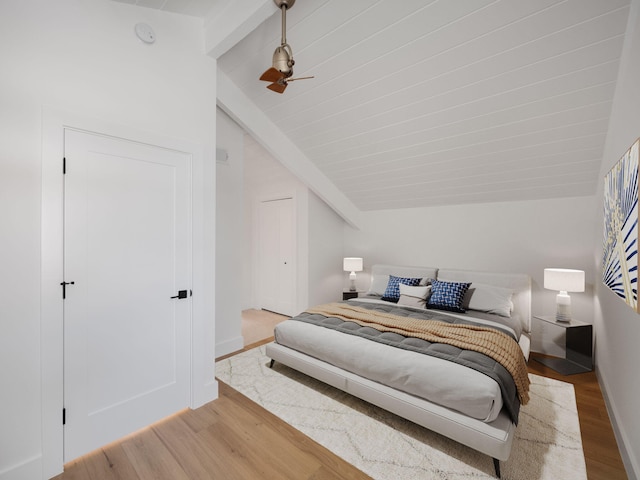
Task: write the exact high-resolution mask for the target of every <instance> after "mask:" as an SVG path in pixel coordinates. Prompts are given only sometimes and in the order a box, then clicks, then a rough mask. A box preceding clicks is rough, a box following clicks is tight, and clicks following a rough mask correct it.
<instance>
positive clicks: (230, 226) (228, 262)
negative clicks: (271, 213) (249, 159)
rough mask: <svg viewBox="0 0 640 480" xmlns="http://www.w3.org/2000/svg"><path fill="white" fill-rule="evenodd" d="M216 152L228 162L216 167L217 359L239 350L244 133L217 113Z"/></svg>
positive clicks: (240, 338) (240, 329)
mask: <svg viewBox="0 0 640 480" xmlns="http://www.w3.org/2000/svg"><path fill="white" fill-rule="evenodd" d="M217 111H218V114H217V135H216V138H217V142H218V145H217V148H220V149H223V150H224V151H225V152H226V153H227V155H228V158H227V161H226V162H224V163H217V167H216V278H217V279H218V280H219V281H218V282H216V299H217V301H216V355H217V356H222V355H227V354H229V353H232V352H235V351H237V350H240V349H242V347H243V346H244V341H243V338H242V313H241V312H242V291H243V283H242V267H241V265H242V248H241V247H240V245H241V239H242V235H243V234H244V225H243V223H244V207H243V204H244V195H243V184H244V131H243V130H242V129H241V128H240V127H239V126H238V125H237V124H236V123H235V122H234V121H233V120H231V119H230V118H229V117H228V116H227V114H226V113H224V112H223V111H222V110H220V109H218V110H217Z"/></svg>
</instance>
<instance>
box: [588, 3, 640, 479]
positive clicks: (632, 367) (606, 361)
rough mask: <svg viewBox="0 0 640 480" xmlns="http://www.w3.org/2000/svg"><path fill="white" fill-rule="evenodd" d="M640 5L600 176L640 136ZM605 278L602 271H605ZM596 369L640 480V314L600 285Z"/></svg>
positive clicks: (630, 471) (598, 213) (598, 260)
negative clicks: (639, 412) (639, 406)
mask: <svg viewBox="0 0 640 480" xmlns="http://www.w3.org/2000/svg"><path fill="white" fill-rule="evenodd" d="M638 58H640V1H639V0H632V2H631V11H630V13H629V24H628V28H627V36H626V39H625V45H624V49H623V54H622V58H621V62H620V74H619V78H618V84H617V86H616V94H615V97H614V102H613V108H612V111H611V121H610V123H609V133H608V135H607V141H606V143H605V150H604V157H603V162H602V170H601V171H600V178H604V176H605V175H606V174H607V173H608V171H609V170H610V169H611V167H613V165H614V164H615V163H616V162H617V161H618V160H619V159H620V158H621V157H622V155H623V154H624V152H626V151H627V149H628V148H629V147H630V146H631V145H632V144H633V142H635V140H636V139H637V138H638V137H640V88H639V87H640V63H639V62H638ZM603 200H604V199H603V182H601V183H600V185H599V188H598V194H597V198H596V205H595V206H594V210H593V212H594V213H593V214H594V216H595V217H596V218H597V222H596V226H597V228H596V229H595V230H594V233H592V235H594V243H595V246H596V248H595V249H594V253H593V257H594V260H595V264H596V271H597V272H601V271H602V250H601V248H600V246H601V244H602V234H603V233H602V225H603V222H604V220H603V207H602V205H603ZM599 275H600V273H599ZM595 331H596V333H595V335H596V360H597V364H596V371H597V373H598V378H599V380H600V385H601V386H602V387H603V392H604V393H605V396H606V399H607V400H608V406H609V413H610V415H611V416H612V417H613V420H614V427H616V434H617V436H618V445H619V446H620V449H621V452H622V457H623V460H624V462H625V467H626V469H627V475H628V477H629V478H631V479H637V478H640V416H639V415H638V398H640V381H638V365H640V348H638V341H639V340H640V315H638V314H637V313H635V312H634V311H633V310H632V309H631V308H629V307H628V306H627V305H626V303H624V301H622V300H621V299H620V298H618V297H617V296H616V295H615V294H613V293H612V292H611V291H610V290H609V289H608V288H607V287H606V286H604V285H603V284H602V282H601V280H600V277H598V278H597V281H596V309H595Z"/></svg>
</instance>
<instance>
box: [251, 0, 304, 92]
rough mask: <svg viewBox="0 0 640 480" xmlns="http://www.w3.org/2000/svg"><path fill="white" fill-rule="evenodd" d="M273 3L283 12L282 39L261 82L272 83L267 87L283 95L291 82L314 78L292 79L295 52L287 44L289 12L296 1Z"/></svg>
mask: <svg viewBox="0 0 640 480" xmlns="http://www.w3.org/2000/svg"><path fill="white" fill-rule="evenodd" d="M273 3H275V4H276V6H277V7H278V8H279V9H280V10H281V11H282V39H281V41H280V46H279V47H278V48H276V51H275V52H273V62H272V67H271V68H269V69H268V70H267V71H266V72H264V73H263V74H262V76H261V77H260V80H263V81H265V82H271V84H270V85H267V88H268V89H269V90H273V91H274V92H278V93H282V92H284V90H285V88H287V85H288V83H289V82H293V81H294V80H306V79H308V78H313V77H298V78H291V77H292V76H293V65H294V64H295V63H296V62H294V60H293V51H292V50H291V47H290V46H289V44H288V43H287V10H288V9H289V8H291V7H293V4H294V3H296V0H273Z"/></svg>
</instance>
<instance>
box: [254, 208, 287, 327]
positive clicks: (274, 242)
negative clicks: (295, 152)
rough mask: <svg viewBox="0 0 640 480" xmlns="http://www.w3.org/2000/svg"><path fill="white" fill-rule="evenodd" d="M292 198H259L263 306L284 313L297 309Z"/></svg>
mask: <svg viewBox="0 0 640 480" xmlns="http://www.w3.org/2000/svg"><path fill="white" fill-rule="evenodd" d="M293 213H294V208H293V199H292V198H282V199H277V200H269V201H263V202H260V207H259V214H258V215H259V232H260V233H259V244H260V247H259V257H260V260H259V265H260V272H259V276H260V307H261V308H263V309H265V310H270V311H272V312H276V313H281V314H283V315H294V314H295V313H296V312H294V309H295V285H296V283H295V275H296V266H295V250H296V249H295V228H294V215H293Z"/></svg>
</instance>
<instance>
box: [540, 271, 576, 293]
mask: <svg viewBox="0 0 640 480" xmlns="http://www.w3.org/2000/svg"><path fill="white" fill-rule="evenodd" d="M544 288H548V289H549V290H556V291H562V292H584V272H583V271H582V270H570V269H567V268H545V269H544Z"/></svg>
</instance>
